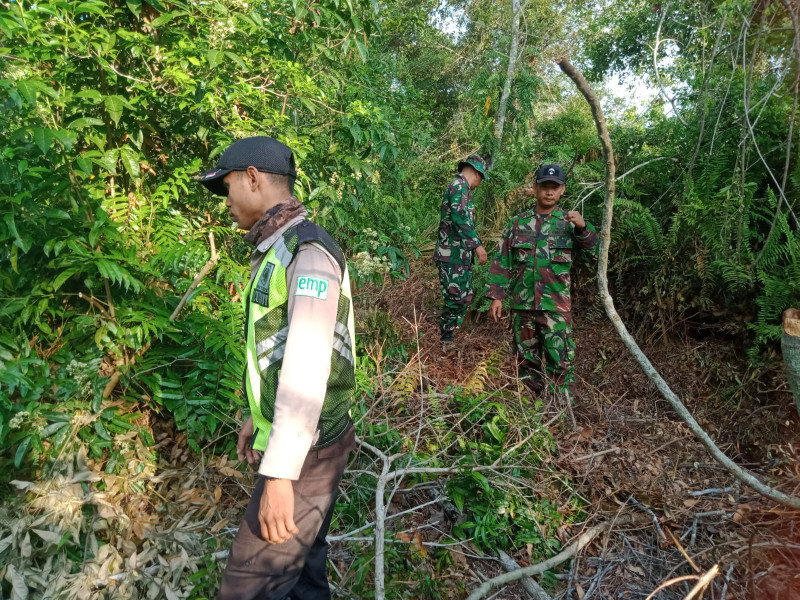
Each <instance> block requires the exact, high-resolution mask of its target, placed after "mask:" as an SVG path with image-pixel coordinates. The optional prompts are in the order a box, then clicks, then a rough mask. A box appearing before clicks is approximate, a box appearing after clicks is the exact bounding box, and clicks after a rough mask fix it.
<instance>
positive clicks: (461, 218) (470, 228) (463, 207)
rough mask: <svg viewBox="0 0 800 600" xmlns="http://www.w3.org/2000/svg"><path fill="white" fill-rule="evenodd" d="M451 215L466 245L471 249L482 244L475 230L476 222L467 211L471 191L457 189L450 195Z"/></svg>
mask: <svg viewBox="0 0 800 600" xmlns="http://www.w3.org/2000/svg"><path fill="white" fill-rule="evenodd" d="M449 201H450V215H451V218H452V219H453V225H454V226H455V228H456V229H457V230H458V232H459V234H460V237H461V239H462V240H463V241H464V245H465V246H466V247H467V248H468V249H469V250H474V249H475V248H477V247H478V246H480V245H481V240H480V238H479V237H478V232H477V231H475V223H474V222H473V221H472V217H471V216H470V214H469V212H468V211H467V207H468V206H469V203H470V195H469V193H465V190H463V189H460V188H459V189H456V190H455V191H454V192H453V193H452V194H451V195H450V199H449Z"/></svg>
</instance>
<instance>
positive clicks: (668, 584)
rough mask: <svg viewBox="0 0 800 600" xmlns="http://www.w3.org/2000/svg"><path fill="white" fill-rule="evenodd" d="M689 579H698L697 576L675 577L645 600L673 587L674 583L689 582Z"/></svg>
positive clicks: (649, 599) (650, 599)
mask: <svg viewBox="0 0 800 600" xmlns="http://www.w3.org/2000/svg"><path fill="white" fill-rule="evenodd" d="M690 579H700V576H699V575H682V576H681V577H675V578H673V579H669V580H667V581H665V582H664V583H662V584H661V585H660V586H658V587H657V588H656V589H654V590H653V591H652V592H651V593H650V595H649V596H648V597H647V598H645V600H652V599H653V598H654V597H655V595H656V594H657V593H658V592H660V591H661V590H663V589H666V588H668V587H669V586H671V585H675V584H676V583H680V582H681V581H689V580H690Z"/></svg>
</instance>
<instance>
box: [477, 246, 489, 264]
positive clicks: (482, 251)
mask: <svg viewBox="0 0 800 600" xmlns="http://www.w3.org/2000/svg"><path fill="white" fill-rule="evenodd" d="M475 254H477V255H478V264H479V265H485V264H486V261H487V260H489V256H488V255H487V254H486V248H484V247H483V246H478V247H477V248H475Z"/></svg>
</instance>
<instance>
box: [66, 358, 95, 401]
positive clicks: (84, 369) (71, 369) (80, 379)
mask: <svg viewBox="0 0 800 600" xmlns="http://www.w3.org/2000/svg"><path fill="white" fill-rule="evenodd" d="M89 367H90V365H87V364H85V363H82V362H78V361H77V360H73V361H71V362H70V363H69V364H68V365H67V373H68V374H69V375H70V376H71V377H72V379H73V380H74V381H75V384H76V385H77V386H78V393H79V394H80V395H81V396H89V395H90V394H91V393H92V378H91V376H90V375H89V372H88V370H89Z"/></svg>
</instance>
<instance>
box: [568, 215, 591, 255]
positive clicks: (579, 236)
mask: <svg viewBox="0 0 800 600" xmlns="http://www.w3.org/2000/svg"><path fill="white" fill-rule="evenodd" d="M572 235H573V237H574V238H575V244H576V245H577V246H578V248H581V249H583V250H591V249H592V248H594V247H595V246H596V245H597V230H596V229H595V228H594V225H592V224H591V223H589V221H586V227H585V228H584V229H583V231H582V232H580V233H578V232H577V231H576V229H575V228H574V227H573V229H572Z"/></svg>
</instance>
